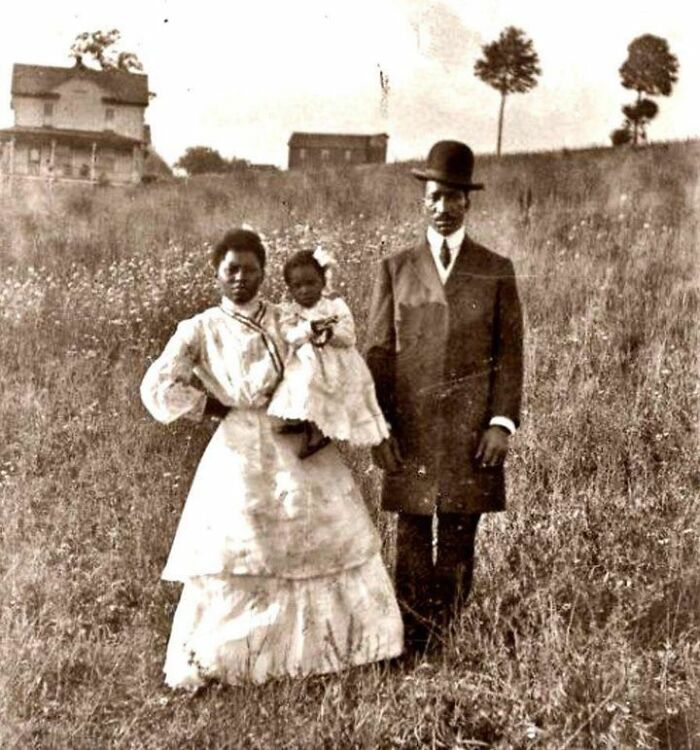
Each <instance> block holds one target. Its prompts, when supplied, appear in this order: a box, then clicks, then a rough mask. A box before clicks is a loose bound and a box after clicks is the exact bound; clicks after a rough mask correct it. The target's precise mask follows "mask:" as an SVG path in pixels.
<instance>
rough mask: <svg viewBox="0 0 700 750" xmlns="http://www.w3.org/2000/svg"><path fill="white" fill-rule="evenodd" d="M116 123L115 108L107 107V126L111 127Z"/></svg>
mask: <svg viewBox="0 0 700 750" xmlns="http://www.w3.org/2000/svg"><path fill="white" fill-rule="evenodd" d="M113 123H114V108H113V107H107V109H105V124H106V125H107V126H108V127H109V126H110V125H112V124H113Z"/></svg>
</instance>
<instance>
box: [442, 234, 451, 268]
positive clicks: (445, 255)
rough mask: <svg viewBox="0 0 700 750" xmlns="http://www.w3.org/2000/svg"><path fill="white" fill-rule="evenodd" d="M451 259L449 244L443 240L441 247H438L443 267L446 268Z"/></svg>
mask: <svg viewBox="0 0 700 750" xmlns="http://www.w3.org/2000/svg"><path fill="white" fill-rule="evenodd" d="M451 260H452V253H451V252H450V246H449V245H448V244H447V240H443V242H442V247H441V248H440V263H442V267H443V268H447V267H448V266H449V265H450V261H451Z"/></svg>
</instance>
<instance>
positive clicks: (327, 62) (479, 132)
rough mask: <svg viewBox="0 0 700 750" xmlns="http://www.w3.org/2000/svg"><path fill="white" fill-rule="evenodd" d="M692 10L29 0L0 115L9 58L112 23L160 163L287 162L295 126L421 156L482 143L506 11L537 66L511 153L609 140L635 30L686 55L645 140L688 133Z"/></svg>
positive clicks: (695, 117)
mask: <svg viewBox="0 0 700 750" xmlns="http://www.w3.org/2000/svg"><path fill="white" fill-rule="evenodd" d="M698 21H700V10H697V9H696V8H695V4H694V3H691V2H689V0H663V2H661V1H657V2H652V1H651V0H636V1H633V0H587V1H586V2H581V3H578V2H576V3H574V2H555V1H554V0H441V1H436V2H433V0H325V2H322V1H321V0H278V1H275V0H247V1H246V2H243V1H241V0H229V1H228V2H220V1H218V0H197V1H196V2H195V1H194V0H140V1H135V0H120V2H114V0H109V2H106V1H105V0H58V1H57V0H23V1H22V2H20V3H13V11H12V13H11V14H5V17H4V18H3V22H2V24H1V25H0V127H8V126H10V125H12V124H13V113H12V110H11V109H10V106H9V105H10V83H11V75H12V65H13V63H15V62H22V63H32V64H41V65H59V66H61V65H66V66H69V65H71V64H72V60H71V59H70V58H69V57H68V51H69V49H70V46H71V44H72V42H73V40H74V38H75V36H76V35H77V34H79V33H81V32H83V31H94V30H97V29H111V28H117V29H119V30H120V31H121V34H122V38H121V41H120V42H119V49H123V50H128V51H133V52H136V54H137V55H138V56H139V58H140V60H141V61H142V63H143V65H144V69H145V72H146V73H147V74H148V77H149V88H150V89H151V91H153V92H155V94H156V96H155V98H154V99H153V100H152V102H151V104H150V106H149V107H148V110H147V121H148V122H149V123H150V125H151V130H152V134H153V143H154V145H155V147H156V149H157V150H158V151H159V153H161V155H162V156H163V157H164V158H165V159H166V161H168V162H169V163H173V162H174V161H175V160H176V159H177V158H178V157H179V156H180V155H182V154H183V153H184V151H185V149H186V148H187V147H189V146H197V145H205V146H211V147H212V148H215V149H217V150H218V151H219V152H220V153H221V154H222V155H223V156H225V157H226V158H231V157H237V158H242V159H248V160H249V161H252V162H255V163H267V164H276V165H278V166H285V165H286V159H287V141H288V140H289V136H290V135H291V133H292V132H293V131H313V132H349V133H379V132H386V133H388V134H389V148H388V159H389V160H390V161H394V160H400V159H408V158H424V157H425V154H426V153H427V151H428V149H429V148H430V145H431V144H432V143H433V142H435V141H436V140H439V139H441V138H456V139H458V140H462V141H465V142H467V143H469V144H470V145H471V146H472V148H473V149H474V150H475V151H476V152H477V153H489V152H493V151H495V146H496V126H497V118H498V105H499V94H498V92H497V91H495V90H494V89H492V88H491V87H489V86H488V85H486V84H484V83H483V82H482V81H480V80H479V79H478V78H476V77H475V76H474V73H473V70H474V63H475V61H476V60H477V59H478V57H479V56H480V54H481V48H482V46H483V45H484V44H487V43H488V42H491V41H493V40H494V39H496V38H497V37H498V35H499V33H500V32H501V30H502V29H504V28H505V27H506V26H510V25H513V26H516V27H518V28H521V29H522V30H523V31H524V32H525V34H526V35H527V36H528V37H529V38H530V39H532V41H533V44H534V47H535V49H536V51H537V53H538V54H539V58H540V67H541V68H542V76H541V78H540V79H539V83H538V85H537V87H536V88H535V89H533V90H532V91H531V92H529V93H527V94H516V95H513V96H510V97H509V98H508V101H507V104H506V112H505V127H504V136H503V149H504V151H505V152H508V151H531V150H547V149H558V148H563V147H566V148H576V147H581V146H590V145H596V144H598V145H599V144H609V137H608V136H609V133H610V131H611V130H613V129H614V128H616V127H619V126H620V124H621V121H622V115H621V112H620V107H621V106H622V105H623V104H625V103H627V102H630V101H632V100H633V98H634V94H633V92H630V91H628V90H626V89H624V88H622V86H621V85H620V78H619V73H618V69H619V67H620V65H621V64H622V63H623V62H624V60H625V58H626V55H627V45H628V44H629V43H630V42H631V41H632V40H633V39H634V38H635V37H637V36H639V35H641V34H645V33H652V34H655V35H657V36H661V37H664V38H665V39H666V40H667V41H668V42H669V45H670V49H671V51H672V52H673V53H674V54H675V55H676V57H677V58H678V60H679V63H680V72H679V80H678V83H677V84H676V86H675V87H674V90H673V93H672V95H671V96H670V97H668V98H666V97H659V99H658V104H659V115H658V116H657V118H656V119H655V120H654V122H653V123H652V124H651V126H650V128H649V137H650V140H671V139H682V138H688V137H697V136H700V103H699V96H698V92H699V91H700V44H698V43H697V29H698V27H699V25H698ZM380 71H381V73H382V75H383V76H384V77H385V79H386V78H388V93H385V94H383V92H382V87H381V85H380Z"/></svg>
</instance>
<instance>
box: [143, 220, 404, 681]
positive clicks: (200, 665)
mask: <svg viewBox="0 0 700 750" xmlns="http://www.w3.org/2000/svg"><path fill="white" fill-rule="evenodd" d="M212 260H213V263H214V267H215V269H216V273H217V278H218V281H219V285H220V288H221V291H222V295H223V298H222V301H221V305H220V306H218V307H213V308H210V309H209V310H206V311H204V312H203V313H200V314H199V315H195V316H194V317H193V318H190V319H189V320H186V321H183V322H182V323H180V324H179V326H178V328H177V331H176V333H175V334H174V336H173V337H172V338H171V339H170V341H169V342H168V344H167V345H166V347H165V349H164V351H163V353H162V354H161V356H160V357H159V358H158V359H157V360H156V361H155V362H154V363H153V365H152V366H151V367H150V368H149V370H148V372H147V374H146V376H145V378H144V381H143V383H142V386H141V397H142V399H143V402H144V404H145V406H146V408H147V409H148V410H149V411H150V413H151V414H152V415H153V417H155V419H157V420H159V421H161V422H164V423H168V422H171V421H173V420H175V419H178V418H179V417H185V418H188V419H193V420H200V419H202V418H203V416H204V415H206V414H218V415H220V416H221V417H222V421H221V424H220V425H219V427H218V429H217V430H216V432H215V434H214V436H213V437H212V439H211V441H210V443H209V445H208V446H207V448H206V450H205V452H204V455H203V456H202V459H201V461H200V463H199V466H198V468H197V471H196V474H195V477H194V480H193V482H192V487H191V489H190V493H189V496H188V498H187V502H186V504H185V508H184V510H183V513H182V518H181V520H180V524H179V526H178V529H177V533H176V535H175V540H174V542H173V546H172V549H171V551H170V555H169V558H168V562H167V565H166V567H165V570H164V571H163V576H162V577H163V578H164V579H165V580H175V581H181V582H182V583H184V588H183V591H182V596H181V599H180V602H179V604H178V607H177V611H176V612H175V617H174V620H173V627H172V632H171V636H170V642H169V644H168V650H167V655H166V661H165V675H166V682H167V684H168V685H170V686H171V687H185V688H190V689H196V688H197V687H198V686H200V685H202V684H203V683H204V682H205V681H206V680H208V679H212V678H215V679H219V680H222V681H226V682H229V683H237V682H241V681H246V680H252V681H254V682H263V681H265V680H267V679H269V678H272V677H281V676H285V675H306V674H320V673H326V672H333V671H337V670H339V669H341V668H342V667H344V666H349V665H357V664H365V663H368V662H372V661H378V660H382V659H388V658H391V657H394V656H397V655H398V654H399V653H400V652H401V649H402V638H403V633H402V625H401V618H400V614H399V611H398V607H397V604H396V599H395V597H394V593H393V590H392V588H391V583H390V580H389V578H388V576H387V573H386V571H385V569H384V566H383V563H382V560H381V557H380V552H379V550H380V541H379V538H378V534H377V532H376V530H375V529H374V527H373V525H372V522H371V520H370V518H369V515H368V513H367V510H366V508H365V506H364V503H363V500H362V497H361V496H360V493H359V491H358V489H357V486H356V485H355V483H354V481H353V479H352V476H351V474H350V472H349V470H348V469H347V467H346V466H345V465H344V464H343V462H342V460H341V458H340V456H339V454H338V453H337V451H336V449H335V448H334V447H333V446H328V447H326V448H324V449H323V450H322V451H319V452H318V453H316V454H315V455H313V456H312V457H310V458H308V459H306V460H304V461H301V460H300V459H299V457H298V456H297V453H298V449H299V444H298V441H299V440H300V437H299V436H297V435H289V434H278V433H277V432H276V430H275V425H274V424H273V422H272V420H271V418H270V417H268V415H267V413H266V409H267V405H268V403H269V401H270V398H271V396H272V393H273V392H274V390H275V387H276V386H277V384H278V383H279V381H280V379H281V377H282V368H283V365H282V363H283V362H284V359H285V352H284V350H283V347H284V342H283V340H282V338H281V336H280V335H279V333H278V328H277V312H276V310H275V308H273V307H271V306H270V305H268V304H266V303H265V302H264V301H261V300H260V299H258V298H257V292H258V289H259V287H260V284H261V282H262V280H263V277H264V268H265V249H264V247H263V245H262V243H261V241H260V238H259V237H258V236H257V235H256V234H255V233H254V232H251V231H249V230H245V229H235V230H232V231H230V232H228V233H227V234H226V235H225V236H224V238H223V239H222V240H221V242H219V243H218V245H217V246H216V248H215V250H214V253H213V256H212ZM195 379H196V380H195ZM198 385H199V386H201V387H198ZM202 388H203V389H202Z"/></svg>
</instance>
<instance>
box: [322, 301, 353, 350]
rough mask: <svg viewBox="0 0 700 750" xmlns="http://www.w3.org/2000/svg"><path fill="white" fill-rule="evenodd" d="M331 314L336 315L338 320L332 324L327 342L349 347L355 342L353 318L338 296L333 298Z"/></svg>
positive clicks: (332, 344)
mask: <svg viewBox="0 0 700 750" xmlns="http://www.w3.org/2000/svg"><path fill="white" fill-rule="evenodd" d="M332 304H333V315H337V316H338V322H337V323H336V324H335V325H334V326H333V335H332V336H331V338H330V339H329V341H328V343H329V344H330V345H331V346H339V347H347V348H349V347H351V346H355V344H356V343H357V336H356V335H355V320H354V319H353V317H352V313H351V312H350V308H349V307H348V306H347V304H346V303H345V301H344V300H343V299H341V298H340V297H336V298H335V299H334V300H333V303H332Z"/></svg>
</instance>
